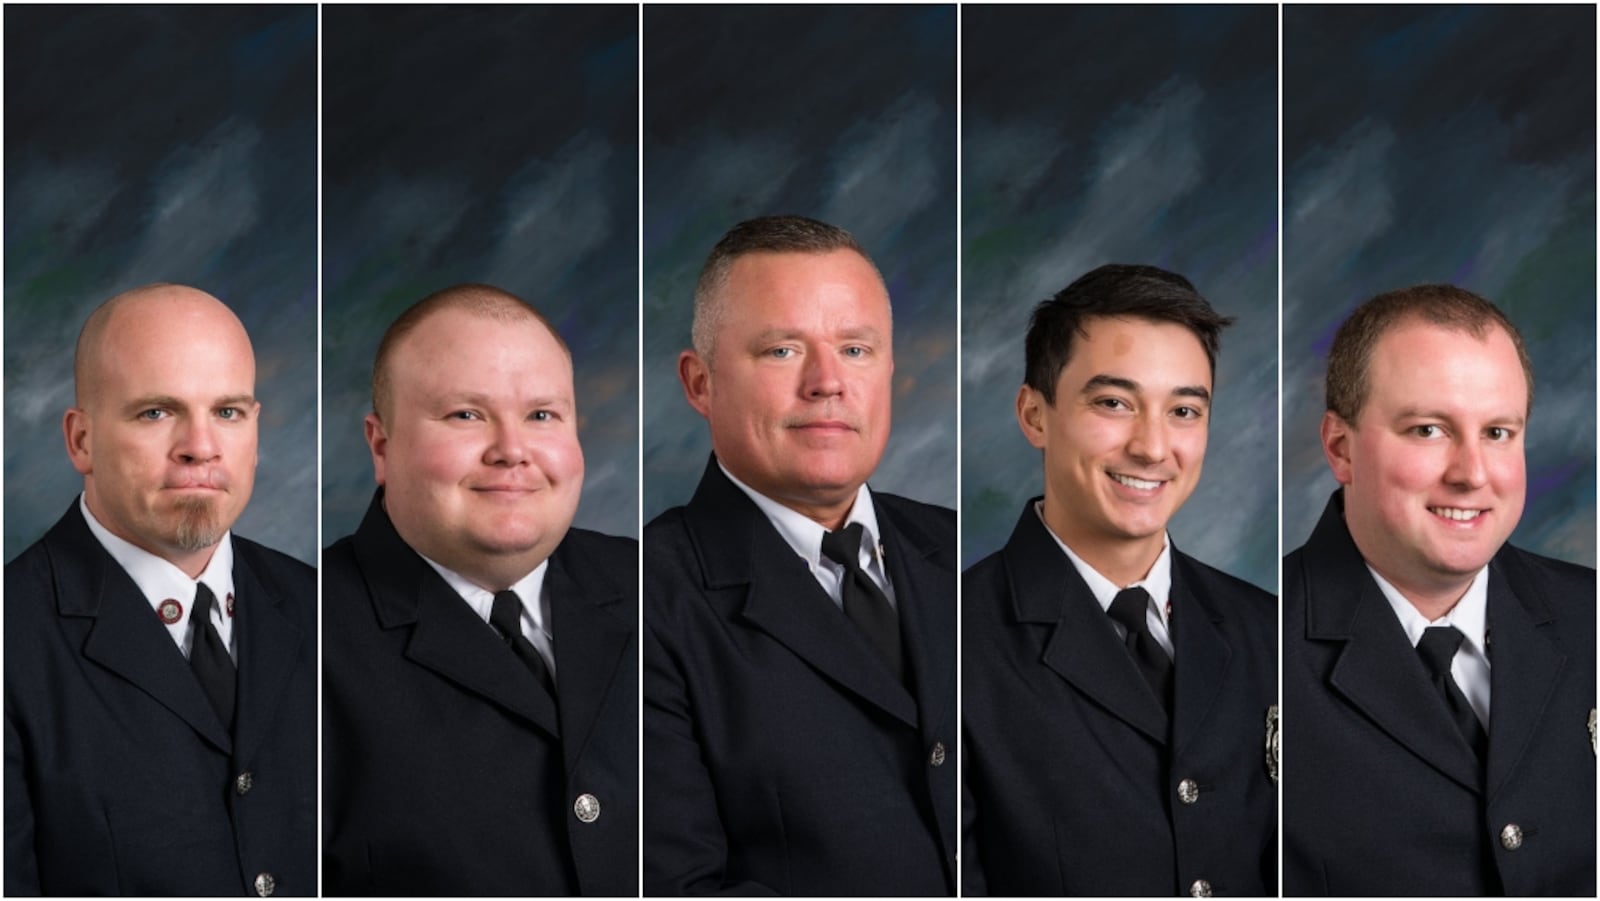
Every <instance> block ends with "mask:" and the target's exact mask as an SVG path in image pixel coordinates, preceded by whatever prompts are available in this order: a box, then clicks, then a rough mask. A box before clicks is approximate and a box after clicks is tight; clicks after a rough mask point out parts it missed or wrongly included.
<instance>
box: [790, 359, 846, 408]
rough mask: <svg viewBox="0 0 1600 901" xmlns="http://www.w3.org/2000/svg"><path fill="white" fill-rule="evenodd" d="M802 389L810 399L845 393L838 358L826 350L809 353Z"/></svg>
mask: <svg viewBox="0 0 1600 901" xmlns="http://www.w3.org/2000/svg"><path fill="white" fill-rule="evenodd" d="M801 391H802V392H803V393H804V394H805V396H806V398H807V399H810V400H820V399H823V398H828V397H837V396H838V395H840V394H843V393H844V379H843V378H842V369H841V368H840V363H839V360H838V358H837V357H835V356H834V355H833V354H832V353H831V352H829V351H826V350H824V351H819V352H816V353H811V354H807V356H806V362H805V367H804V369H803V376H802V381H801Z"/></svg>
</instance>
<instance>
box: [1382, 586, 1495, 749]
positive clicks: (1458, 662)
mask: <svg viewBox="0 0 1600 901" xmlns="http://www.w3.org/2000/svg"><path fill="white" fill-rule="evenodd" d="M1367 572H1370V573H1372V578H1373V579H1375V580H1377V582H1378V590H1379V591H1382V592H1383V597H1384V599H1385V600H1387V601H1388V602H1389V606H1390V607H1392V608H1394V615H1395V616H1397V617H1399V619H1400V627H1401V628H1403V629H1405V630H1406V638H1408V639H1410V640H1411V646H1412V647H1416V646H1417V643H1418V642H1420V641H1422V633H1423V631H1424V630H1426V629H1427V628H1428V627H1429V626H1455V627H1456V628H1457V629H1459V630H1460V631H1461V634H1462V635H1464V636H1466V641H1463V642H1462V643H1461V647H1460V648H1459V649H1457V650H1456V656H1455V657H1454V658H1453V659H1452V660H1451V661H1450V676H1451V677H1452V678H1453V679H1455V680H1456V687H1458V688H1460V689H1461V693H1462V694H1463V695H1465V696H1466V698H1467V703H1468V704H1471V705H1472V712H1473V713H1475V714H1477V715H1478V722H1480V723H1482V724H1483V727H1484V728H1485V729H1487V728H1489V567H1487V566H1485V567H1484V568H1483V569H1480V570H1478V574H1477V575H1475V576H1473V577H1472V584H1471V585H1469V586H1467V593H1466V594H1464V595H1462V596H1461V600H1459V601H1456V605H1455V606H1454V607H1451V608H1450V612H1449V613H1446V614H1445V615H1444V616H1441V617H1439V618H1438V619H1436V620H1434V621H1433V622H1431V623H1430V622H1428V620H1426V619H1425V618H1423V616H1422V614H1421V613H1418V612H1417V608H1416V607H1414V606H1412V605H1411V602H1410V601H1408V600H1406V598H1405V595H1403V594H1401V593H1400V590H1399V589H1398V588H1395V587H1394V586H1393V585H1391V584H1389V580H1388V579H1385V578H1384V577H1383V576H1380V575H1378V571H1377V570H1375V569H1373V568H1372V567H1371V566H1368V567H1367Z"/></svg>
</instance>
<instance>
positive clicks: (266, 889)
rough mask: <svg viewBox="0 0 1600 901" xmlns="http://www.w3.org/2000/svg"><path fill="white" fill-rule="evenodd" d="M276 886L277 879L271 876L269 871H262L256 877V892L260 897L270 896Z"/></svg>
mask: <svg viewBox="0 0 1600 901" xmlns="http://www.w3.org/2000/svg"><path fill="white" fill-rule="evenodd" d="M277 888H278V880H276V879H274V878H272V874H271V873H262V874H260V875H259V876H257V877H256V894H258V895H260V896H261V897H263V898H270V897H272V893H273V892H274V891H275V890H276V889H277Z"/></svg>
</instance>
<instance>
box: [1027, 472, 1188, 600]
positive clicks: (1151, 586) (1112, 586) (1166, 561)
mask: <svg viewBox="0 0 1600 901" xmlns="http://www.w3.org/2000/svg"><path fill="white" fill-rule="evenodd" d="M1033 512H1034V513H1035V514H1037V515H1038V517H1039V522H1040V523H1041V524H1043V525H1044V530H1045V532H1046V533H1047V534H1049V536H1050V537H1051V538H1053V539H1055V542H1056V546H1057V547H1059V548H1061V550H1062V552H1063V553H1065V554H1066V555H1067V559H1068V560H1071V561H1072V568H1073V569H1076V570H1077V571H1078V575H1079V576H1080V577H1081V578H1082V579H1083V581H1084V583H1085V584H1087V585H1088V586H1089V591H1090V593H1092V594H1093V595H1094V599H1095V601H1096V602H1097V603H1099V605H1100V609H1102V610H1105V611H1110V610H1111V602H1112V601H1114V600H1116V598H1117V592H1119V591H1121V590H1122V589H1124V588H1134V587H1139V588H1143V589H1144V590H1145V591H1146V592H1148V593H1149V595H1150V599H1151V600H1152V601H1154V602H1155V608H1156V613H1157V615H1159V616H1160V617H1161V622H1162V623H1163V624H1166V623H1167V622H1168V620H1169V619H1170V616H1169V614H1170V613H1171V610H1170V604H1169V603H1168V602H1169V601H1170V600H1171V597H1172V539H1171V537H1170V536H1169V535H1167V534H1166V533H1165V532H1163V533H1162V535H1161V553H1160V555H1158V556H1157V557H1156V561H1155V562H1154V563H1152V564H1150V571H1149V572H1147V573H1145V576H1144V578H1143V579H1140V580H1139V581H1137V582H1134V583H1133V584H1131V585H1121V586H1119V585H1117V584H1116V583H1115V582H1112V581H1111V580H1110V579H1108V578H1106V577H1105V576H1103V575H1101V574H1100V572H1099V571H1098V570H1096V569H1095V568H1094V567H1093V566H1090V565H1089V564H1088V563H1087V562H1086V561H1084V559H1083V558H1082V557H1079V556H1078V555H1077V554H1075V553H1073V551H1072V548H1070V547H1067V543H1066V542H1064V541H1062V540H1061V536H1059V535H1057V534H1056V533H1055V532H1054V531H1052V530H1051V529H1050V524H1049V523H1047V522H1045V521H1044V502H1043V501H1039V502H1037V503H1035V504H1034V505H1033Z"/></svg>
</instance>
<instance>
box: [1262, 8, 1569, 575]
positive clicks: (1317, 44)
mask: <svg viewBox="0 0 1600 901" xmlns="http://www.w3.org/2000/svg"><path fill="white" fill-rule="evenodd" d="M1283 28H1284V48H1283V59H1284V72H1283V92H1284V104H1283V108H1284V124H1283V171H1284V219H1285V228H1284V249H1283V256H1284V298H1283V317H1284V323H1283V356H1284V375H1283V385H1284V441H1283V444H1284V449H1283V454H1284V463H1283V465H1284V476H1283V501H1284V509H1283V540H1284V545H1285V547H1286V549H1292V548H1295V547H1298V546H1299V545H1300V544H1302V543H1303V542H1304V541H1305V540H1306V538H1308V537H1309V536H1310V534H1311V529H1312V527H1313V526H1314V525H1316V519H1317V517H1318V516H1319V515H1320V514H1321V512H1322V508H1323V505H1324V504H1325V503H1326V501H1327V496H1328V493H1329V492H1330V491H1331V490H1332V489H1333V488H1335V487H1337V485H1336V483H1335V482H1334V480H1333V476H1332V475H1331V474H1329V472H1328V467H1327V464H1326V462H1325V461H1324V460H1323V456H1322V450H1321V446H1320V444H1319V439H1318V436H1317V429H1318V423H1319V422H1320V420H1321V417H1322V411H1323V372H1324V367H1325V364H1326V360H1327V353H1328V347H1329V345H1330V344H1331V343H1332V341H1333V334H1334V332H1335V331H1336V330H1337V329H1338V326H1339V323H1341V322H1343V321H1344V319H1345V318H1346V317H1347V316H1348V315H1349V313H1350V311H1351V310H1352V309H1354V308H1355V306H1356V305H1357V304H1359V303H1361V302H1362V301H1363V300H1366V299H1367V298H1369V297H1371V296H1373V295H1375V294H1378V293H1380V292H1382V291H1386V290H1389V289H1392V288H1399V287H1404V286H1406V285H1412V284H1418V283H1422V282H1452V283H1455V284H1458V285H1461V286H1462V287H1465V288H1467V289H1469V290H1472V291H1475V292H1477V293H1479V294H1482V295H1483V296H1485V297H1487V298H1489V299H1490V300H1492V301H1494V302H1495V303H1496V304H1498V305H1499V306H1500V307H1501V309H1503V310H1505V311H1506V313H1507V314H1508V315H1509V316H1510V317H1511V320H1512V321H1513V322H1515V323H1516V324H1517V328H1518V329H1519V330H1520V331H1521V332H1522V334H1523V338H1524V339H1525V341H1526V343H1527V345H1528V353H1529V355H1530V356H1531V357H1532V358H1533V364H1534V378H1535V381H1536V383H1537V386H1538V389H1537V391H1536V401H1535V404H1534V409H1533V418H1532V419H1531V420H1530V421H1529V423H1528V431H1527V453H1528V505H1527V510H1526V512H1524V514H1523V517H1522V524H1521V525H1520V526H1519V527H1518V528H1517V531H1516V533H1515V534H1514V535H1513V536H1512V540H1513V541H1514V542H1515V543H1517V544H1518V545H1520V546H1523V547H1526V548H1528V549H1530V550H1535V551H1539V552H1541V553H1545V554H1550V555H1553V556H1556V557H1561V558H1564V559H1567V560H1573V561H1576V562H1580V563H1585V564H1587V565H1590V566H1593V565H1594V562H1595V469H1594V461H1595V417H1594V413H1595V393H1594V391H1595V195H1594V191H1595V150H1594V137H1595V7H1594V6H1592V5H1589V6H1516V7H1494V6H1428V7H1395V8H1381V7H1371V6H1328V7H1301V6H1286V7H1285V8H1284V10H1283Z"/></svg>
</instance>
